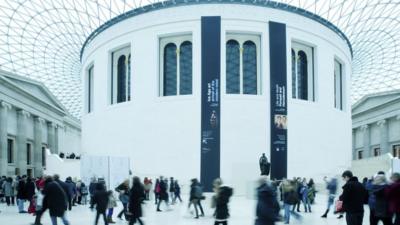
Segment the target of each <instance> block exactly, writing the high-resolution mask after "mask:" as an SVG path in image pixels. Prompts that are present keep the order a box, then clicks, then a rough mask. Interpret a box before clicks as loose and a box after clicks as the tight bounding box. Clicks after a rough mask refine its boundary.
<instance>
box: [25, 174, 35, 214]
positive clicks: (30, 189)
mask: <svg viewBox="0 0 400 225" xmlns="http://www.w3.org/2000/svg"><path fill="white" fill-rule="evenodd" d="M35 188H36V187H35V182H34V181H33V180H32V178H30V177H28V178H27V179H26V184H25V195H26V200H28V202H29V207H28V212H29V213H34V212H35V206H34V205H35V203H34V199H33V197H34V196H35Z"/></svg>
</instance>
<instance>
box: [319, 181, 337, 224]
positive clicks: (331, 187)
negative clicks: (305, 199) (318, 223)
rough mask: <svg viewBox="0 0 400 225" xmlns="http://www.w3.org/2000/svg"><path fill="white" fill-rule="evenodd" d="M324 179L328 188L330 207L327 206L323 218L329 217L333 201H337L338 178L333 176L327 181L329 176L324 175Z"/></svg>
mask: <svg viewBox="0 0 400 225" xmlns="http://www.w3.org/2000/svg"><path fill="white" fill-rule="evenodd" d="M324 181H325V183H326V189H327V190H328V193H329V197H328V207H327V208H326V211H325V213H324V214H323V215H322V216H321V217H322V218H326V217H328V213H329V210H330V209H331V207H332V205H333V203H334V202H335V197H336V192H337V179H336V178H332V179H331V180H330V181H327V177H324Z"/></svg>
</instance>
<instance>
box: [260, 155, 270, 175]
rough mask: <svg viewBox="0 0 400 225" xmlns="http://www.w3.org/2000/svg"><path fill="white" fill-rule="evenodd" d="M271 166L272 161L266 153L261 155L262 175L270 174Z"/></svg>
mask: <svg viewBox="0 0 400 225" xmlns="http://www.w3.org/2000/svg"><path fill="white" fill-rule="evenodd" d="M270 168H271V163H269V162H268V159H267V157H266V156H265V153H263V154H262V156H261V157H260V170H261V175H266V176H268V175H269V171H270Z"/></svg>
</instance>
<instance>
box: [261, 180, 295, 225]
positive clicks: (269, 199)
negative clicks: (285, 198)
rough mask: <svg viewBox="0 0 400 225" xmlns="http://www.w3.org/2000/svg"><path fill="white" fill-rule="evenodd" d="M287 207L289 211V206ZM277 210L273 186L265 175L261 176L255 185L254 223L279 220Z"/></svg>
mask: <svg viewBox="0 0 400 225" xmlns="http://www.w3.org/2000/svg"><path fill="white" fill-rule="evenodd" d="M289 207H290V206H289ZM288 209H289V211H290V208H288ZM279 210H280V207H279V203H278V200H277V194H276V190H275V187H273V186H272V184H271V182H269V181H268V179H267V176H261V177H260V179H259V180H258V187H257V208H256V221H255V225H274V224H275V222H277V221H279V220H280V216H279Z"/></svg>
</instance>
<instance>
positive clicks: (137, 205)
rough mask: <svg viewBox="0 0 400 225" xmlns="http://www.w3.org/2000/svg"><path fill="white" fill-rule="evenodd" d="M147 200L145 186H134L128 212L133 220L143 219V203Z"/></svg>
mask: <svg viewBox="0 0 400 225" xmlns="http://www.w3.org/2000/svg"><path fill="white" fill-rule="evenodd" d="M144 199H145V194H144V187H143V185H134V186H133V187H132V189H131V192H130V195H129V205H128V210H129V212H130V213H131V215H132V217H133V218H139V217H142V215H143V213H142V202H143V200H144Z"/></svg>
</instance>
